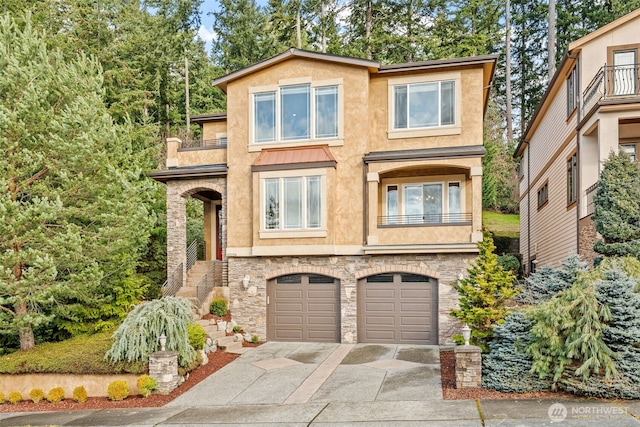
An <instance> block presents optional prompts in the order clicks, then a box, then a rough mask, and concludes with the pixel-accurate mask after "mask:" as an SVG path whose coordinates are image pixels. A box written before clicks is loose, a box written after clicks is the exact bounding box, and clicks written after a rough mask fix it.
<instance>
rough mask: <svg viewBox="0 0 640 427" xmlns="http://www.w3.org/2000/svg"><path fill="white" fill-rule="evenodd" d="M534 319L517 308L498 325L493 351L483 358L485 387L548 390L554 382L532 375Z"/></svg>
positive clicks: (504, 389)
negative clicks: (530, 354) (532, 328)
mask: <svg viewBox="0 0 640 427" xmlns="http://www.w3.org/2000/svg"><path fill="white" fill-rule="evenodd" d="M532 325H533V321H532V320H531V319H529V318H528V317H527V316H526V314H525V313H523V312H521V311H516V312H514V313H511V314H510V315H509V316H507V317H506V318H505V320H504V323H502V324H500V325H496V326H495V327H494V335H493V340H492V341H491V343H490V344H489V345H490V347H491V352H490V353H489V354H487V356H486V357H485V358H484V359H483V360H482V386H483V387H485V388H490V389H493V390H498V391H502V392H505V393H526V392H533V391H542V390H548V389H549V388H550V387H551V382H550V381H548V380H541V379H539V378H538V376H537V375H533V374H531V372H530V371H531V365H532V364H533V360H532V358H531V356H529V355H528V354H527V353H526V350H527V346H528V345H529V343H530V341H531V333H530V329H531V326H532Z"/></svg>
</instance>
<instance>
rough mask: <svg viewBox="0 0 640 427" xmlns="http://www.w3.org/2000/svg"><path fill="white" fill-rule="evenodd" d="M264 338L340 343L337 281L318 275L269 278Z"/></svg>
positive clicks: (338, 285)
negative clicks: (265, 334) (265, 335)
mask: <svg viewBox="0 0 640 427" xmlns="http://www.w3.org/2000/svg"><path fill="white" fill-rule="evenodd" d="M267 339H268V340H270V341H317V342H340V282H339V281H338V280H337V279H334V278H332V277H328V276H321V275H317V274H292V275H288V276H281V277H278V278H276V279H273V280H270V281H269V282H268V283H267Z"/></svg>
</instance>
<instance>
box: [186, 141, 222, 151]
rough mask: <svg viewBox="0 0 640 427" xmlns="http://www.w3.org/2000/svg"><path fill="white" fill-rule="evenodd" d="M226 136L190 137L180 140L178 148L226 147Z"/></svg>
mask: <svg viewBox="0 0 640 427" xmlns="http://www.w3.org/2000/svg"><path fill="white" fill-rule="evenodd" d="M226 147H227V138H217V139H191V140H186V141H180V148H179V150H180V151H182V150H200V149H203V148H226Z"/></svg>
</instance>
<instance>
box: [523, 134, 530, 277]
mask: <svg viewBox="0 0 640 427" xmlns="http://www.w3.org/2000/svg"><path fill="white" fill-rule="evenodd" d="M523 141H524V140H523ZM524 143H525V144H527V269H526V271H527V272H528V273H529V274H531V146H530V145H529V141H524Z"/></svg>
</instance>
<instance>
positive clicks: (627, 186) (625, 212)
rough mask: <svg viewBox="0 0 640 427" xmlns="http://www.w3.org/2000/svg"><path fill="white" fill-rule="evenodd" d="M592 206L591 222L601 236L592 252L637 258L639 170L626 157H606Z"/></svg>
mask: <svg viewBox="0 0 640 427" xmlns="http://www.w3.org/2000/svg"><path fill="white" fill-rule="evenodd" d="M593 204H594V213H593V222H594V225H595V229H596V231H597V232H598V233H600V235H601V236H602V239H598V240H597V241H596V244H595V246H594V250H595V251H596V252H598V253H601V254H603V255H605V256H624V255H630V256H633V257H636V258H640V170H638V166H637V165H636V164H634V163H633V162H632V161H631V159H629V156H627V155H626V154H624V153H620V154H617V155H616V154H611V156H609V159H608V160H607V161H606V162H605V164H604V168H603V170H602V173H601V174H600V181H599V182H598V190H597V191H596V195H595V197H594V198H593Z"/></svg>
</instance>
